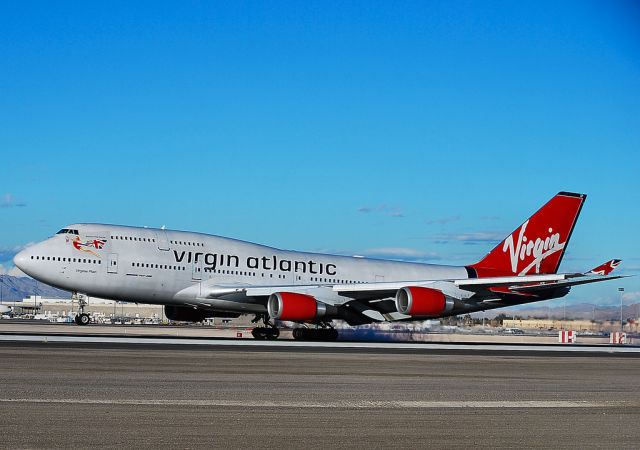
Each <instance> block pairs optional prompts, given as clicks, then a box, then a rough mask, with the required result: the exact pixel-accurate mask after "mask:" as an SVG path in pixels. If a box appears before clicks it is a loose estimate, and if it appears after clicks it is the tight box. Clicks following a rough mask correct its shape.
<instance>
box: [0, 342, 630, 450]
mask: <svg viewBox="0 0 640 450" xmlns="http://www.w3.org/2000/svg"><path fill="white" fill-rule="evenodd" d="M639 373H640V358H638V357H634V356H633V355H629V356H625V355H606V354H603V355H600V356H598V355H589V356H584V355H581V354H557V353H545V352H537V353H535V354H513V353H505V354H504V355H501V354H499V353H496V352H488V353H485V352H482V351H480V350H479V351H477V352H456V351H448V352H437V353H432V352H394V351H393V350H388V349H379V350H361V349H352V348H346V349H333V350H332V349H313V348H307V349H300V348H298V349H287V348H271V349H268V348H251V347H248V348H232V347H226V348H216V347H200V348H198V347H189V346H180V347H177V346H170V345H145V346H138V345H124V344H100V345H96V344H84V345H83V344H78V343H66V344H64V343H58V344H52V343H15V342H0V380H1V383H2V384H1V387H0V420H1V424H2V425H1V427H0V430H1V431H0V447H3V448H90V447H105V448H115V447H118V448H122V447H125V448H129V447H138V448H140V447H142V448H169V447H171V448H195V447H224V448H267V447H268V448H274V447H293V448H302V447H305V448H307V447H312V448H320V447H323V448H326V447H338V448H392V447H393V448H427V447H428V448H469V447H471V446H483V447H494V448H516V447H520V448H522V447H526V448H531V447H538V448H543V447H544V448H548V447H554V448H568V447H572V448H576V447H579V448H605V447H606V448H618V449H619V448H638V447H639V446H640V429H639V424H640V384H639V382H638V374H639Z"/></svg>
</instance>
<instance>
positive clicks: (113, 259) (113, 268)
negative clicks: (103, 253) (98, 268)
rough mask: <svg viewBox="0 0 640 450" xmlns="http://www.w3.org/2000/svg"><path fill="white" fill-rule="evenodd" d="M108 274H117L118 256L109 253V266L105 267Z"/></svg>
mask: <svg viewBox="0 0 640 450" xmlns="http://www.w3.org/2000/svg"><path fill="white" fill-rule="evenodd" d="M107 272H108V273H118V254H117V253H109V264H108V265H107Z"/></svg>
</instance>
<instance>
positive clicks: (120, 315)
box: [4, 295, 251, 326]
mask: <svg viewBox="0 0 640 450" xmlns="http://www.w3.org/2000/svg"><path fill="white" fill-rule="evenodd" d="M87 302H88V304H87V306H86V307H85V311H86V312H87V313H89V314H90V315H91V317H92V319H93V321H94V322H96V323H102V324H116V325H118V324H165V323H169V320H168V319H167V317H166V316H165V314H164V307H163V306H162V305H150V304H145V303H129V302H114V301H113V300H105V299H101V298H97V297H88V298H87ZM4 304H5V305H7V306H10V307H11V308H12V309H13V312H14V314H15V315H20V316H24V317H29V318H34V319H39V320H45V321H49V322H58V323H67V322H69V323H71V322H73V318H74V317H75V315H76V312H77V310H78V303H77V302H76V301H75V300H73V299H62V298H47V297H41V296H39V295H30V296H29V297H27V298H25V299H24V300H23V301H22V302H10V303H8V302H5V303H4ZM250 322H251V316H241V317H239V318H237V319H220V318H215V319H210V320H208V321H207V322H206V323H205V324H206V325H226V326H247V325H248V324H250Z"/></svg>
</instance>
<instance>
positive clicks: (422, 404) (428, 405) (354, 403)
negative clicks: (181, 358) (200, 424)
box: [0, 398, 629, 409]
mask: <svg viewBox="0 0 640 450" xmlns="http://www.w3.org/2000/svg"><path fill="white" fill-rule="evenodd" d="M0 403H28V404H34V403H35V404H40V403H57V404H70V405H122V406H129V405H136V406H138V405H140V406H210V407H211V406H214V407H244V408H327V409H339V408H341V409H456V408H472V409H484V408H522V409H526V408H602V407H612V406H629V404H628V402H594V401H578V400H515V401H473V400H472V401H419V400H418V401H375V400H374V401H367V400H344V401H329V402H313V401H269V400H265V401H255V400H254V401H240V400H215V399H214V400H179V399H177V400H165V399H162V400H155V399H87V398H4V399H0Z"/></svg>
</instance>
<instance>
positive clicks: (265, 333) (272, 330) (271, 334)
mask: <svg viewBox="0 0 640 450" xmlns="http://www.w3.org/2000/svg"><path fill="white" fill-rule="evenodd" d="M261 319H262V322H263V323H264V326H261V327H255V328H254V329H253V330H251V335H252V336H253V337H254V339H269V340H274V339H278V337H279V336H280V330H279V329H278V328H277V327H276V326H275V325H274V324H272V323H271V322H270V321H269V317H268V316H267V315H266V314H264V315H256V317H255V318H254V319H253V320H252V321H251V322H252V323H257V322H259V321H260V320H261Z"/></svg>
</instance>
